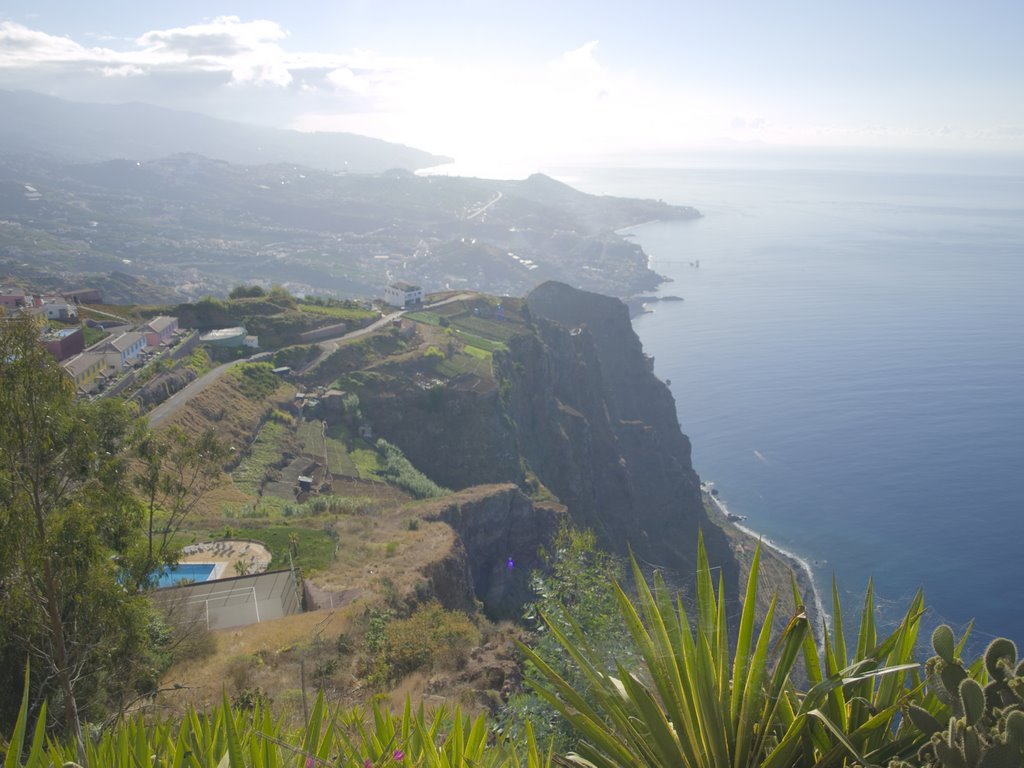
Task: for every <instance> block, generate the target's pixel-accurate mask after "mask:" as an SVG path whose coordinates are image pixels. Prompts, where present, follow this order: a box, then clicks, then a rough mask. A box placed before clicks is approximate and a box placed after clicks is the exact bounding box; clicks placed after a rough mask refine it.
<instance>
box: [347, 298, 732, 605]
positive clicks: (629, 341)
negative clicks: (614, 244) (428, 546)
mask: <svg viewBox="0 0 1024 768" xmlns="http://www.w3.org/2000/svg"><path fill="white" fill-rule="evenodd" d="M487 301H488V300H486V299H485V298H480V299H477V300H475V301H473V302H469V303H468V304H467V307H466V308H465V310H464V312H463V314H462V315H456V314H452V315H449V316H447V320H446V322H450V323H451V325H452V326H453V328H449V329H448V330H449V331H451V330H458V329H456V328H455V326H458V325H459V323H460V322H465V323H466V324H467V326H466V327H471V328H480V327H481V325H480V324H481V323H483V322H484V318H485V315H488V313H489V312H491V311H492V310H493V311H494V314H491V315H488V316H489V317H490V320H488V321H487V322H489V323H490V328H491V329H492V330H493V329H498V330H501V331H502V332H503V333H504V334H505V336H504V338H505V339H506V340H505V341H504V343H503V344H502V345H499V346H498V348H496V349H495V351H494V352H493V365H492V366H487V370H486V372H481V371H480V366H476V371H477V372H476V374H474V375H469V374H467V373H463V374H460V375H452V376H447V377H446V376H445V375H444V373H443V367H442V368H435V369H426V368H424V367H423V366H425V365H426V360H425V358H424V357H423V355H422V354H420V355H419V356H417V355H415V354H411V353H407V354H406V356H405V357H404V358H402V359H394V360H385V361H383V362H381V363H380V364H378V365H377V366H376V367H374V368H373V370H372V372H369V373H366V374H362V375H359V376H350V377H349V378H348V379H347V380H346V381H343V382H342V386H343V387H355V388H356V389H357V391H358V395H359V398H360V402H361V404H362V405H361V407H362V411H363V413H364V415H365V416H366V417H367V418H368V419H369V421H370V423H372V425H373V427H374V429H375V430H376V433H377V434H379V435H381V436H383V437H385V438H386V439H387V440H389V441H390V442H393V443H395V444H397V445H399V446H400V447H401V448H402V450H403V451H404V452H405V454H406V455H407V456H408V458H409V459H410V460H411V461H412V463H413V464H414V465H415V466H416V467H417V468H418V469H420V470H421V471H423V472H425V473H426V474H427V475H429V476H430V477H431V478H432V479H433V480H435V481H436V482H438V483H441V484H442V485H445V486H447V487H449V488H454V489H459V488H467V487H469V486H473V485H480V484H486V483H503V482H504V483H508V482H511V483H515V484H517V485H519V486H520V487H521V488H522V489H524V490H525V491H527V492H533V493H535V495H536V493H537V492H540V493H542V489H541V488H540V486H541V485H543V486H544V487H546V488H547V489H548V490H550V491H551V492H552V493H553V494H554V495H555V496H557V498H558V500H559V501H560V502H561V503H562V504H564V505H565V506H566V507H567V508H568V511H569V514H570V515H571V516H572V518H573V519H574V520H576V521H577V522H578V523H580V524H582V525H585V526H587V527H590V528H592V529H594V531H595V532H596V533H597V534H598V536H599V538H600V540H601V542H602V544H603V545H604V546H605V547H607V548H609V549H612V550H614V551H617V552H620V553H626V552H628V551H629V550H630V549H631V550H632V551H633V553H634V554H635V555H636V556H637V557H638V559H639V560H640V561H641V562H642V563H643V564H645V565H646V566H649V567H660V568H663V569H665V570H667V571H669V572H670V574H671V575H674V577H675V580H676V581H677V583H679V584H683V583H685V582H688V581H689V580H690V578H691V576H692V574H693V573H694V571H695V562H694V558H695V554H696V541H697V534H698V531H699V530H703V532H704V539H705V543H706V546H707V550H708V554H709V557H710V558H711V560H712V562H713V563H714V564H715V565H717V566H720V567H721V568H722V573H723V576H724V578H725V583H726V589H727V591H728V593H729V594H730V595H732V596H735V595H736V594H737V589H738V587H737V566H736V563H735V560H734V558H733V556H732V553H731V550H730V548H729V546H728V543H727V542H726V540H725V537H724V535H723V534H722V532H721V530H720V529H719V528H718V527H717V526H715V525H713V524H711V523H710V522H709V521H708V519H707V516H706V513H705V511H704V507H703V503H702V500H701V495H700V487H699V486H700V483H699V479H698V477H697V475H696V473H695V472H694V471H693V467H692V465H691V463H690V443H689V440H688V439H687V438H686V436H685V435H683V434H682V432H681V431H680V428H679V421H678V418H677V416H676V409H675V402H674V400H673V398H672V394H671V393H670V392H669V390H668V388H667V387H666V386H665V385H664V383H663V382H661V381H659V380H658V379H657V378H656V377H655V376H654V373H653V370H652V365H651V361H650V359H649V358H647V357H646V356H645V355H644V354H643V348H642V346H641V344H640V340H639V339H638V338H637V336H636V334H635V333H634V331H633V328H632V326H631V324H630V319H629V312H628V309H627V307H626V305H625V304H623V303H622V302H621V301H619V300H618V299H613V298H609V297H606V296H601V295H598V294H594V293H588V292H584V291H579V290H576V289H573V288H570V287H569V286H567V285H564V284H560V283H545V284H543V285H541V286H539V287H538V288H536V289H535V290H534V291H533V292H532V293H530V295H529V296H528V297H527V299H526V300H525V302H524V301H517V300H509V299H502V300H501V314H500V319H496V318H499V315H498V314H497V308H496V307H497V304H496V302H497V300H493V299H491V300H489V301H491V305H488V304H487ZM449 309H451V308H449ZM452 311H453V312H454V311H455V310H454V309H453V310H452ZM460 317H465V318H466V320H460ZM422 333H423V334H424V337H425V338H424V340H423V342H422V343H423V345H424V346H427V345H429V344H431V343H434V344H435V345H437V346H444V347H445V348H448V347H450V346H452V345H454V346H456V347H457V346H458V343H459V342H458V338H459V336H458V334H457V333H456V334H443V333H438V328H437V327H436V326H429V327H423V329H422ZM429 334H434V335H433V336H430V335H429ZM457 358H458V354H457V353H453V354H452V355H450V356H449V360H448V361H446V363H449V364H451V365H452V367H454V365H453V364H454V362H456V361H457ZM464 361H468V363H467V365H468V364H469V363H473V362H474V360H472V359H468V358H466V359H464ZM417 366H419V367H417ZM538 481H539V482H538ZM470 549H471V548H470V547H469V545H468V544H467V553H468V554H469V557H470V560H471V561H472V560H473V559H474V555H473V552H472V551H470Z"/></svg>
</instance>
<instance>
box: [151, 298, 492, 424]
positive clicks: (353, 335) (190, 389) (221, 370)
mask: <svg viewBox="0 0 1024 768" xmlns="http://www.w3.org/2000/svg"><path fill="white" fill-rule="evenodd" d="M474 295H475V294H472V293H460V294H457V295H455V296H452V297H451V298H450V299H445V300H444V301H438V302H435V303H433V304H424V305H422V306H420V307H415V309H417V310H418V309H433V308H435V307H441V306H444V305H445V304H451V303H452V302H455V301H463V300H464V299H470V298H472V297H473V296H474ZM405 312H406V310H404V309H400V310H398V311H397V312H392V313H390V314H388V315H384V316H383V317H381V318H380V319H379V320H377V321H375V322H374V323H372V324H371V325H368V326H366V327H365V328H359V329H358V330H355V331H349V332H348V333H346V334H345V335H343V336H339V337H338V338H336V339H331V340H328V341H321V342H320V350H321V351H320V354H319V355H318V356H317V357H316V359H315V360H313V361H312V362H311V363H309V364H308V365H306V366H305V367H303V368H302V370H300V371H298V373H305V372H307V371H309V370H311V369H313V368H315V367H316V366H317V365H319V364H320V362H321V361H322V360H324V359H325V358H326V357H327V356H328V355H330V354H331V353H332V352H334V351H335V350H337V349H338V346H339V345H340V344H341V343H343V342H346V341H350V340H352V339H358V338H359V337H360V336H366V335H367V334H369V333H373V332H374V331H376V330H379V329H381V328H383V327H384V326H386V325H387V324H388V323H390V322H391V321H392V320H395V319H397V318H399V317H401V316H402V315H403V314H405ZM244 362H246V361H245V360H234V361H232V362H230V363H224V364H223V365H218V366H217V367H216V368H214V369H213V370H212V371H208V372H207V373H205V374H203V375H202V376H200V377H199V378H198V379H196V380H195V381H193V382H192V383H191V384H189V385H188V386H187V387H185V388H184V389H182V390H180V391H179V392H176V393H175V394H173V395H171V397H170V398H168V399H167V400H165V401H164V402H162V403H160V405H158V406H157V407H156V408H154V409H153V410H152V411H150V412H149V413H148V414H147V417H148V418H149V426H151V427H158V426H160V424H161V423H162V422H164V421H166V420H167V418H168V417H169V416H171V414H173V413H176V412H177V411H178V409H179V408H181V407H182V406H183V405H185V403H187V402H188V401H189V400H191V399H192V398H193V397H195V396H196V395H198V394H199V393H200V392H202V391H203V390H204V389H206V388H207V387H208V386H210V385H211V384H213V382H215V381H217V379H219V378H220V377H221V376H223V375H224V374H225V373H227V372H228V369H230V368H231V367H232V366H235V365H238V364H239V363H244Z"/></svg>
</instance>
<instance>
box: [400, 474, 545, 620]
mask: <svg viewBox="0 0 1024 768" xmlns="http://www.w3.org/2000/svg"><path fill="white" fill-rule="evenodd" d="M434 504H435V505H434V507H433V508H428V509H425V510H422V511H421V512H420V514H421V515H423V517H424V518H425V519H427V520H441V521H443V522H445V523H447V524H448V525H450V526H451V527H452V529H453V530H454V531H455V532H456V533H457V534H458V537H459V547H461V548H462V549H463V550H464V552H465V556H466V560H467V561H468V576H469V578H468V582H469V583H468V587H469V589H468V590H466V589H465V588H464V587H463V586H462V585H463V584H464V583H465V582H466V581H467V579H466V576H465V575H464V574H465V571H464V570H462V569H461V568H459V567H456V566H455V562H456V561H457V560H458V559H459V558H458V557H451V558H446V559H444V560H442V561H439V562H437V563H432V564H430V566H428V568H427V569H425V571H424V573H425V575H426V576H427V577H428V578H429V579H430V581H431V584H432V586H433V590H434V593H435V595H436V596H437V598H438V600H440V602H441V603H442V604H443V605H445V606H446V607H457V608H461V609H462V610H466V606H464V605H460V604H459V598H458V596H459V595H465V594H466V593H467V592H469V593H471V594H472V595H474V596H475V597H476V599H477V600H479V601H480V602H481V603H483V606H484V611H485V612H486V613H487V615H488V616H490V617H491V618H492V619H509V618H512V619H517V618H519V616H520V615H521V613H522V606H523V603H525V602H527V601H528V600H530V599H532V597H533V595H532V592H531V591H530V573H531V572H532V571H533V570H535V569H537V568H540V567H542V563H541V559H540V556H539V551H540V549H541V547H542V546H546V545H548V544H549V543H550V541H551V539H552V537H553V536H554V534H555V532H556V531H557V530H558V527H559V525H560V524H561V522H562V520H563V519H564V516H565V508H564V507H561V506H559V505H557V504H537V503H534V502H531V501H530V499H529V498H528V497H527V496H525V495H524V494H523V493H522V492H521V491H520V490H519V489H518V488H516V486H514V485H510V484H507V485H497V486H480V487H475V488H469V489H467V490H465V491H462V492H460V493H457V494H454V495H452V496H449V497H446V498H445V499H442V500H440V501H438V502H435V503H434ZM449 583H452V584H455V585H456V587H455V588H452V589H449V588H448V584H449Z"/></svg>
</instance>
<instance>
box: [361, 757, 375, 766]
mask: <svg viewBox="0 0 1024 768" xmlns="http://www.w3.org/2000/svg"><path fill="white" fill-rule="evenodd" d="M363 768H373V760H371V759H370V758H366V759H365V760H363Z"/></svg>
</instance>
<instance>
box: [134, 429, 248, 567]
mask: <svg viewBox="0 0 1024 768" xmlns="http://www.w3.org/2000/svg"><path fill="white" fill-rule="evenodd" d="M228 453H229V451H228V448H227V446H226V445H224V443H223V442H222V441H220V440H219V439H218V438H217V435H216V433H215V432H214V431H213V430H207V431H205V432H203V433H202V434H201V435H199V437H198V438H197V439H194V438H192V437H190V436H189V435H188V434H187V433H186V432H185V430H183V429H182V428H181V427H178V426H172V427H169V428H168V429H165V430H163V431H162V432H159V433H155V432H150V433H147V434H146V435H145V436H144V437H143V438H142V439H141V440H139V441H138V447H137V450H136V456H137V457H138V459H139V460H140V462H141V467H140V468H139V470H138V472H137V473H136V474H135V476H134V478H133V483H134V485H135V486H136V488H138V490H139V491H140V492H141V494H142V497H143V504H144V511H145V524H146V531H145V541H146V550H145V553H144V555H143V556H142V557H141V558H137V559H136V560H135V563H134V565H133V568H132V571H133V577H134V578H135V579H136V582H137V583H138V584H140V585H142V586H147V585H148V582H149V581H150V580H151V579H152V578H153V576H154V573H155V572H156V571H157V570H158V569H159V568H161V567H162V566H166V565H173V564H174V563H175V562H177V557H178V547H177V546H176V544H175V541H174V538H175V535H176V534H177V533H178V531H180V530H181V527H182V525H183V524H184V523H185V520H186V519H187V518H188V516H189V514H191V512H192V511H193V510H194V509H195V507H196V505H197V504H198V503H199V501H200V500H201V499H202V498H203V496H205V495H206V493H207V492H208V491H210V490H211V489H212V488H213V487H215V486H216V485H217V483H218V482H219V481H220V474H221V469H222V466H223V464H224V462H225V461H226V460H227V456H228Z"/></svg>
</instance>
